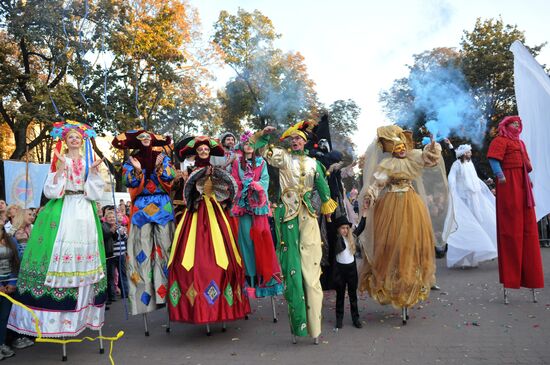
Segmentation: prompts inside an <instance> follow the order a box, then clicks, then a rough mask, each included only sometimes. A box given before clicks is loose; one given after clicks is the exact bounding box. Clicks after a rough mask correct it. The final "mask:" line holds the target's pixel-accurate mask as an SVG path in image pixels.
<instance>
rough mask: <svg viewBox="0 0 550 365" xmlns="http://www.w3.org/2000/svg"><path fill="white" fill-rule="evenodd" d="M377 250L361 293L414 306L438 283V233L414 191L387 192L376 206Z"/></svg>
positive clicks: (364, 273)
mask: <svg viewBox="0 0 550 365" xmlns="http://www.w3.org/2000/svg"><path fill="white" fill-rule="evenodd" d="M373 223H374V226H373V227H374V232H373V234H374V241H373V242H374V247H373V256H372V260H371V262H368V263H366V264H365V265H364V266H363V270H362V272H361V282H360V290H361V291H365V290H367V291H368V292H369V294H370V296H371V297H372V298H373V299H374V300H376V301H377V302H378V303H380V304H392V305H393V306H394V307H397V308H402V307H410V306H413V305H414V304H415V303H417V302H418V301H419V300H425V299H427V298H428V296H429V295H430V288H431V287H432V285H433V284H434V283H435V258H434V256H435V252H434V244H435V239H434V234H433V230H432V222H431V219H430V215H429V213H428V209H427V208H426V206H425V204H424V202H423V201H422V199H421V198H420V196H419V195H418V194H417V193H416V192H415V191H414V190H412V189H410V190H409V191H407V192H395V193H391V192H389V193H386V195H384V196H383V197H382V199H380V201H378V202H377V204H376V205H375V207H374V222H373Z"/></svg>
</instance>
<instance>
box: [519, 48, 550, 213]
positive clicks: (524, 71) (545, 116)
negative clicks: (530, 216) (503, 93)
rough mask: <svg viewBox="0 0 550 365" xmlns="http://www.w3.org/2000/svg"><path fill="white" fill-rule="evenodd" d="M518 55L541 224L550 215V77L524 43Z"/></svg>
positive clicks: (523, 112) (521, 100) (521, 105)
mask: <svg viewBox="0 0 550 365" xmlns="http://www.w3.org/2000/svg"><path fill="white" fill-rule="evenodd" d="M510 50H511V51H512V53H514V83H515V89H516V100H517V105H518V112H519V116H520V117H521V120H522V122H523V132H522V133H521V139H523V141H524V142H525V146H526V147H527V152H528V153H529V157H530V158H531V163H532V165H533V171H532V172H531V174H530V176H531V180H532V181H533V193H534V195H535V205H536V207H535V209H536V214H537V221H538V220H540V219H541V218H542V217H544V216H546V215H548V214H550V78H549V77H548V75H547V74H546V72H544V69H543V68H542V66H541V65H540V64H539V63H538V62H537V61H536V60H535V58H534V57H533V56H532V55H531V53H530V52H529V50H527V48H525V46H524V45H523V44H521V42H520V41H515V42H514V43H513V44H512V46H511V47H510Z"/></svg>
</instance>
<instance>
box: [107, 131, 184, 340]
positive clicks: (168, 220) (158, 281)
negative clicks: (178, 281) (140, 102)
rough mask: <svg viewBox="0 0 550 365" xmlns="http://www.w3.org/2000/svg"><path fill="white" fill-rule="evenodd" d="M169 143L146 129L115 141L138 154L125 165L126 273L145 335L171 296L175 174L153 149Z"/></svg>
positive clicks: (134, 311) (165, 158)
mask: <svg viewBox="0 0 550 365" xmlns="http://www.w3.org/2000/svg"><path fill="white" fill-rule="evenodd" d="M169 144H170V137H164V136H160V135H157V134H154V133H151V132H148V131H145V130H143V129H141V130H132V131H128V132H125V133H122V134H120V135H118V136H117V137H116V138H115V139H114V140H113V146H114V147H115V148H118V149H133V150H136V152H135V153H134V155H133V156H130V158H129V159H128V161H127V162H126V163H124V166H123V179H124V184H125V185H126V186H127V187H128V191H129V193H130V197H131V200H132V205H131V208H130V216H131V218H130V231H129V234H128V244H127V260H126V272H127V275H128V279H129V280H128V289H129V290H128V299H129V301H130V310H131V313H132V314H133V315H137V314H142V315H143V323H144V329H145V335H146V336H148V335H149V325H148V318H147V313H149V312H152V311H154V310H156V309H158V308H160V307H162V306H164V304H165V303H166V296H167V294H168V266H167V265H168V255H169V252H170V245H171V243H172V238H173V236H174V212H173V207H172V203H171V201H170V195H169V194H170V190H171V184H172V180H173V179H174V177H175V171H174V168H173V166H172V162H171V160H170V158H169V157H168V156H166V155H165V154H164V153H163V152H161V151H159V150H157V149H156V148H155V147H162V146H166V145H169Z"/></svg>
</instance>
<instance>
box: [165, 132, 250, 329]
mask: <svg viewBox="0 0 550 365" xmlns="http://www.w3.org/2000/svg"><path fill="white" fill-rule="evenodd" d="M223 154H224V151H223V148H222V147H221V145H220V144H219V143H218V142H217V141H216V140H214V139H211V138H209V137H206V136H200V137H195V138H194V139H193V140H191V141H190V142H189V143H188V144H187V145H186V146H185V147H183V149H182V150H180V151H178V155H179V156H180V157H181V158H185V157H187V156H189V155H195V169H194V170H193V172H192V173H191V174H190V175H189V179H188V180H187V182H186V183H185V187H184V198H185V203H186V206H185V210H184V211H183V216H182V218H181V220H180V221H179V223H178V227H177V229H176V234H175V236H174V243H173V245H172V252H171V254H170V260H169V263H168V267H169V298H170V299H169V304H168V313H169V316H170V321H172V322H173V321H175V322H184V323H194V324H204V325H206V331H207V335H210V334H211V331H210V324H211V323H220V322H221V323H222V331H224V330H225V322H227V321H233V320H238V319H243V318H244V317H245V316H246V315H247V314H248V313H249V312H250V304H249V301H248V297H247V295H246V292H245V272H244V262H243V260H242V258H241V255H240V253H239V250H238V248H237V245H238V242H237V238H236V237H235V235H234V232H233V229H232V226H231V224H230V223H229V211H230V209H231V204H232V202H233V199H234V197H235V194H236V190H237V185H236V184H235V180H234V179H233V177H232V176H231V175H230V174H229V173H228V172H227V171H226V170H225V169H224V168H221V167H217V166H212V165H211V164H210V156H223Z"/></svg>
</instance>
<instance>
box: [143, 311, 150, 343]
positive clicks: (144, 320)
mask: <svg viewBox="0 0 550 365" xmlns="http://www.w3.org/2000/svg"><path fill="white" fill-rule="evenodd" d="M143 327H144V329H145V336H146V337H149V324H148V323H147V313H143Z"/></svg>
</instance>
